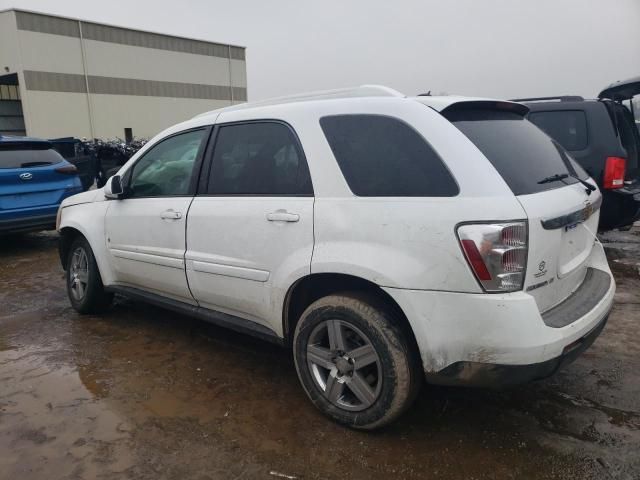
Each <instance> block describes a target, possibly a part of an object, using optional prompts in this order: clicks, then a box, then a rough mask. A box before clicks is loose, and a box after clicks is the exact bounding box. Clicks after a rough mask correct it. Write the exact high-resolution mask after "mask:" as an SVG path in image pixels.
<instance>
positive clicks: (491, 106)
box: [440, 100, 529, 117]
mask: <svg viewBox="0 0 640 480" xmlns="http://www.w3.org/2000/svg"><path fill="white" fill-rule="evenodd" d="M478 109H483V110H502V111H505V112H512V113H515V114H517V115H520V116H522V117H525V116H526V115H527V113H529V107H527V106H526V105H523V104H521V103H516V102H512V101H500V100H471V101H467V102H456V103H452V104H451V105H449V106H448V107H446V108H443V109H442V110H441V112H440V113H449V112H459V111H463V110H478Z"/></svg>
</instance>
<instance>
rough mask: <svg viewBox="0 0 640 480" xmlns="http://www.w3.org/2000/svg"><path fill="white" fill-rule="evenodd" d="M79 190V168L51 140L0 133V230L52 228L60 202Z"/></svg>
mask: <svg viewBox="0 0 640 480" xmlns="http://www.w3.org/2000/svg"><path fill="white" fill-rule="evenodd" d="M79 192H82V183H81V182H80V178H79V177H78V170H77V169H76V167H75V166H74V165H72V164H71V163H69V162H67V161H66V160H65V159H64V158H62V156H60V154H59V153H58V152H56V151H55V150H54V149H53V145H52V144H51V143H50V142H48V141H47V140H40V139H37V138H28V137H6V136H0V234H4V233H16V232H26V231H34V230H47V229H53V228H55V224H56V214H57V212H58V207H59V206H60V203H61V202H62V200H64V199H65V198H67V197H69V196H71V195H75V194H76V193H79Z"/></svg>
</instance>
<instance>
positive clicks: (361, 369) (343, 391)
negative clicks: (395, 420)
mask: <svg viewBox="0 0 640 480" xmlns="http://www.w3.org/2000/svg"><path fill="white" fill-rule="evenodd" d="M307 366H308V368H309V371H310V373H311V377H312V378H313V381H314V383H315V384H316V386H317V387H318V389H319V390H320V391H321V392H322V394H323V395H324V397H325V398H326V399H327V400H328V401H329V402H331V403H332V404H333V405H335V406H337V407H339V408H341V409H344V410H349V411H361V410H365V409H367V408H369V407H370V406H372V405H373V404H374V403H375V402H376V400H377V399H378V397H379V396H380V391H381V389H382V366H381V362H380V357H379V356H378V353H377V352H376V350H375V347H374V346H373V343H372V342H371V340H369V338H368V337H367V336H366V335H365V334H364V333H363V332H362V331H361V330H360V329H358V328H357V327H355V326H353V325H351V324H350V323H347V322H345V321H343V320H334V319H332V320H325V321H323V322H322V323H320V324H319V325H317V326H316V327H315V328H314V329H313V331H312V332H311V334H310V335H309V340H308V342H307Z"/></svg>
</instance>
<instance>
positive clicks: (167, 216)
mask: <svg viewBox="0 0 640 480" xmlns="http://www.w3.org/2000/svg"><path fill="white" fill-rule="evenodd" d="M160 218H162V219H164V220H179V219H181V218H182V213H180V212H176V211H175V210H173V209H171V208H170V209H169V210H165V211H164V212H162V213H161V214H160Z"/></svg>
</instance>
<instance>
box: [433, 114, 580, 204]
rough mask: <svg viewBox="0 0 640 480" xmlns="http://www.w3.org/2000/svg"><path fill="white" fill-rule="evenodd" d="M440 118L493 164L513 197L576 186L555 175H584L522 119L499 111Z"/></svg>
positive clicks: (547, 139)
mask: <svg viewBox="0 0 640 480" xmlns="http://www.w3.org/2000/svg"><path fill="white" fill-rule="evenodd" d="M443 115H444V116H445V117H446V118H447V119H449V121H451V122H452V123H453V124H454V125H455V126H456V127H458V129H459V130H460V131H462V133H464V134H465V135H466V136H467V137H468V138H469V139H470V140H471V141H472V142H473V143H474V144H475V145H476V147H478V149H479V150H480V151H481V152H482V153H483V154H484V156H485V157H487V159H489V161H490V162H491V163H492V164H493V166H494V167H495V169H496V170H497V171H498V173H499V174H500V175H501V176H502V178H503V179H504V181H505V182H507V185H509V188H511V191H513V193H514V194H515V195H527V194H530V193H537V192H542V191H544V190H551V189H554V188H559V187H563V186H565V185H569V184H573V183H576V182H577V180H576V179H575V178H572V177H568V178H565V179H563V180H561V181H549V180H547V181H545V180H546V179H548V178H549V177H552V176H554V175H578V176H579V177H580V178H586V173H585V172H584V171H583V170H582V169H581V168H580V167H579V166H578V164H577V163H575V161H573V160H572V159H571V158H570V157H569V155H567V153H566V151H565V150H564V149H563V148H562V146H561V145H560V144H559V143H557V142H556V141H555V140H553V139H551V138H549V137H548V136H547V135H545V134H544V133H543V132H542V131H541V130H540V129H539V128H538V127H536V126H535V125H534V124H533V123H531V122H529V121H528V120H526V119H525V118H523V117H522V116H520V115H518V114H516V113H513V112H507V111H501V110H483V109H459V110H452V111H449V112H447V111H445V112H443Z"/></svg>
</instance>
